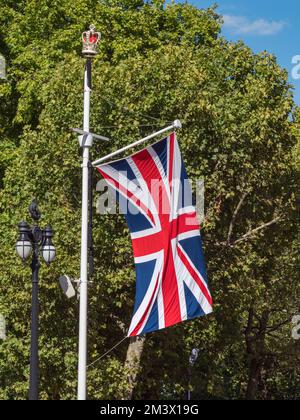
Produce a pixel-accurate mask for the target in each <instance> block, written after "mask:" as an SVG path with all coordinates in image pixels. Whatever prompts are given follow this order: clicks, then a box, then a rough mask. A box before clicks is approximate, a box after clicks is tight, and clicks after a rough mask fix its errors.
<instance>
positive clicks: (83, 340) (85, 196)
mask: <svg viewBox="0 0 300 420" xmlns="http://www.w3.org/2000/svg"><path fill="white" fill-rule="evenodd" d="M99 39H100V34H99V33H97V32H95V27H94V26H91V27H90V30H89V31H87V32H85V33H84V34H83V51H82V53H83V56H84V57H86V64H85V71H84V110H83V131H84V132H86V133H89V131H90V99H91V90H92V84H91V83H92V58H93V57H94V56H95V55H96V54H97V43H98V41H99ZM79 143H80V146H81V147H82V150H83V153H82V157H83V162H82V224H81V262H80V304H79V346H78V393H77V398H78V400H86V370H87V315H88V312H87V305H88V221H89V158H90V156H89V154H90V147H92V144H93V136H92V135H82V136H80V137H79Z"/></svg>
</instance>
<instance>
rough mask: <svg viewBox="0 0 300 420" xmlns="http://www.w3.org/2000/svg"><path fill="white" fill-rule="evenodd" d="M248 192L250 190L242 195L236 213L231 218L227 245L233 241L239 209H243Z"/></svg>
mask: <svg viewBox="0 0 300 420" xmlns="http://www.w3.org/2000/svg"><path fill="white" fill-rule="evenodd" d="M248 194H249V193H248V192H245V193H243V195H242V197H241V199H240V201H239V203H238V205H237V207H236V209H235V210H234V213H233V215H232V219H231V222H230V226H229V230H228V236H227V245H228V246H230V243H231V238H232V235H233V229H234V225H235V222H236V219H237V216H238V214H239V211H240V210H241V208H242V205H243V203H244V201H245V199H246V197H247V195H248Z"/></svg>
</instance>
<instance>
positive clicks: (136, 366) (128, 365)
mask: <svg viewBox="0 0 300 420" xmlns="http://www.w3.org/2000/svg"><path fill="white" fill-rule="evenodd" d="M145 340H146V337H145V336H141V337H132V338H130V343H129V346H128V350H127V355H126V361H125V369H126V371H127V372H128V377H127V379H128V390H127V391H126V394H125V395H124V398H123V399H124V400H131V399H132V396H133V391H134V388H135V385H136V380H137V376H138V373H139V371H140V364H141V357H142V353H143V349H144V344H145Z"/></svg>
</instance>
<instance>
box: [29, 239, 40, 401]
mask: <svg viewBox="0 0 300 420" xmlns="http://www.w3.org/2000/svg"><path fill="white" fill-rule="evenodd" d="M33 246H34V249H33V258H32V263H31V269H32V303H31V345H30V381H29V400H33V401H36V400H38V399H39V353H38V334H39V320H38V317H39V302H38V289H39V269H40V263H39V259H38V252H39V250H38V246H39V245H38V242H36V241H34V244H33Z"/></svg>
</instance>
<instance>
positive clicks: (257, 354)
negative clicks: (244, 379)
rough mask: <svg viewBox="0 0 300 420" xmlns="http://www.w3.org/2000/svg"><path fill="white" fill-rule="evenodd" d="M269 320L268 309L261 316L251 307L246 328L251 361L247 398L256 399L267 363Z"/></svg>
mask: <svg viewBox="0 0 300 420" xmlns="http://www.w3.org/2000/svg"><path fill="white" fill-rule="evenodd" d="M255 321H256V322H255ZM268 321H269V312H268V311H264V312H263V314H262V316H261V317H260V318H259V317H258V316H257V315H256V314H255V312H254V308H253V307H251V308H250V309H249V317H248V325H247V328H246V330H245V338H246V346H247V353H248V356H249V362H250V366H249V378H248V385H247V391H246V399H247V400H255V399H256V396H257V391H258V386H259V383H260V379H261V374H262V370H263V367H264V363H265V338H266V329H267V325H268Z"/></svg>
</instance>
